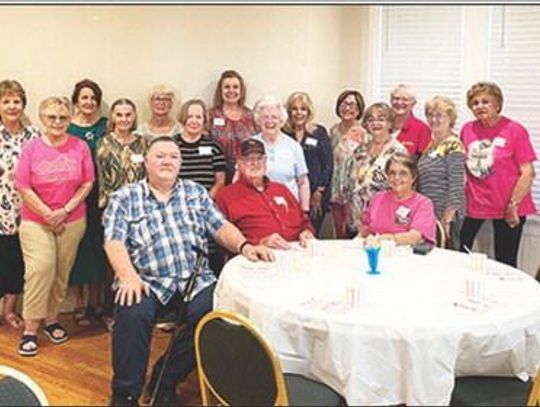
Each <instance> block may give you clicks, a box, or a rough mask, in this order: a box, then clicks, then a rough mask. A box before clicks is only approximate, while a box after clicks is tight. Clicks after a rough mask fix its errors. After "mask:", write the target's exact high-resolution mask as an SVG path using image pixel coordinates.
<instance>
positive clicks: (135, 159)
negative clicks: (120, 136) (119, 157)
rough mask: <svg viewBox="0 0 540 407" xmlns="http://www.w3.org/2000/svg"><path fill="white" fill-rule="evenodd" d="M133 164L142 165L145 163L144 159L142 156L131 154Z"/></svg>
mask: <svg viewBox="0 0 540 407" xmlns="http://www.w3.org/2000/svg"><path fill="white" fill-rule="evenodd" d="M130 158H131V162H132V163H134V164H141V163H142V162H144V157H143V155H142V154H131V157H130Z"/></svg>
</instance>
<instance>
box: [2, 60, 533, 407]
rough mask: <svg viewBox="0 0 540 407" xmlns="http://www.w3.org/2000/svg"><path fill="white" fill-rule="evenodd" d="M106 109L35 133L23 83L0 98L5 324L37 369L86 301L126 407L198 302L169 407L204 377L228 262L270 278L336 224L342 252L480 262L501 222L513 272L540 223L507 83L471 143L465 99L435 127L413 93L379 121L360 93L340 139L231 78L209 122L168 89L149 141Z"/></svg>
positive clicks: (433, 111)
mask: <svg viewBox="0 0 540 407" xmlns="http://www.w3.org/2000/svg"><path fill="white" fill-rule="evenodd" d="M102 96H103V94H102V90H101V88H100V87H99V85H98V84H97V83H95V82H94V81H92V80H89V79H84V80H82V81H80V82H78V83H77V84H76V85H75V87H74V90H73V94H72V97H71V100H69V99H67V98H64V97H49V98H46V99H45V100H43V101H42V102H41V103H40V105H39V118H40V121H41V130H40V131H39V130H37V128H36V127H34V126H32V125H31V124H30V123H29V121H28V119H27V117H26V116H25V115H24V109H25V106H26V102H27V100H26V93H25V91H24V89H23V87H22V86H21V85H20V83H18V82H17V81H14V80H4V81H1V82H0V121H1V123H0V193H1V195H2V196H1V204H0V256H2V258H3V261H2V262H1V264H0V296H3V297H4V304H3V316H4V318H3V319H4V322H5V323H6V324H8V325H10V326H12V327H14V328H18V327H20V326H24V330H23V333H22V337H21V341H20V344H19V349H18V352H19V353H20V354H21V355H23V356H34V355H36V354H37V353H38V348H39V344H38V337H37V331H38V330H39V328H40V325H41V323H42V321H43V322H44V326H43V333H44V334H45V335H46V336H47V337H48V338H49V340H50V341H51V342H52V343H54V344H61V343H64V342H65V341H67V340H68V337H69V335H68V332H67V331H66V329H65V328H64V327H63V326H62V325H61V324H60V322H59V320H58V313H59V310H60V306H61V304H62V302H63V300H64V299H65V296H66V292H67V287H68V284H70V283H71V284H73V285H75V286H76V287H77V290H76V293H77V295H76V308H75V311H74V318H75V320H76V322H78V323H80V324H81V325H83V324H88V323H89V319H91V318H93V317H97V316H99V317H101V318H103V320H104V321H105V323H106V325H107V326H108V327H110V328H111V329H112V330H113V336H112V338H113V343H112V353H113V355H112V360H113V371H114V375H113V381H112V392H113V398H112V403H113V404H133V405H136V404H137V400H138V398H139V397H140V395H141V393H142V390H143V386H144V375H145V371H146V367H147V363H148V355H149V346H150V341H151V333H152V328H153V326H154V323H155V321H156V319H157V318H158V315H159V312H160V310H161V309H162V308H163V307H164V306H165V305H167V304H177V305H178V306H180V305H182V303H183V301H184V300H185V299H186V296H187V297H189V298H190V300H191V301H190V302H189V304H187V305H186V306H187V307H188V311H187V313H186V315H187V317H186V318H187V328H186V329H184V330H183V331H182V332H181V334H180V335H179V336H178V337H177V339H176V340H175V343H174V344H173V347H172V351H171V362H170V363H169V364H168V365H167V366H166V367H165V369H164V374H163V382H162V383H161V387H160V391H159V393H158V397H159V400H160V401H161V402H162V403H167V402H168V401H171V400H174V398H175V391H174V390H175V387H176V385H177V384H178V383H179V382H181V381H182V380H183V379H184V378H185V377H186V376H187V374H189V372H190V371H191V370H192V369H193V367H194V363H195V362H194V357H193V345H192V339H193V338H192V337H193V329H194V327H195V325H196V323H197V321H198V320H199V319H200V318H201V317H202V316H203V315H204V314H205V313H206V312H208V311H209V310H210V309H211V304H212V292H213V288H214V284H215V281H216V278H217V277H219V273H220V271H221V268H222V267H223V265H224V263H225V261H226V259H227V258H229V257H231V256H233V255H236V254H241V255H243V256H245V257H247V258H248V259H250V260H253V261H257V260H263V261H272V260H273V258H274V256H273V254H272V251H271V250H269V249H284V250H286V249H288V248H289V247H290V243H291V242H293V241H299V242H300V244H301V245H304V246H305V245H306V244H307V241H308V240H309V239H313V238H316V237H319V236H320V233H321V228H322V224H323V220H324V219H325V216H326V214H327V213H328V212H330V213H331V215H332V218H333V223H334V227H335V235H336V237H337V238H351V237H355V236H358V235H360V236H368V235H372V234H377V235H379V237H380V238H381V239H393V240H395V241H396V243H397V244H410V245H415V244H418V243H422V242H427V243H430V244H435V240H436V233H435V232H436V223H437V222H438V223H439V224H440V226H441V228H442V229H443V230H444V233H446V234H447V235H448V237H449V238H448V248H452V249H455V250H466V249H468V248H472V245H473V242H474V239H475V236H476V234H477V232H478V230H479V228H480V226H481V225H482V223H483V222H484V221H485V220H492V221H493V224H494V232H495V233H494V234H495V255H496V258H497V260H499V261H502V262H505V263H507V264H510V265H513V266H516V262H517V261H516V260H517V251H518V248H519V242H520V238H521V233H522V229H523V224H524V223H525V220H526V216H527V215H530V214H532V213H535V207H534V204H533V201H532V198H531V193H530V190H531V185H532V182H533V179H534V168H533V164H532V163H533V161H534V160H536V155H535V152H534V149H533V147H532V144H531V141H530V137H529V135H528V133H527V130H526V129H525V128H524V127H523V126H522V125H520V124H519V123H517V122H516V121H514V120H511V119H509V118H507V117H505V116H503V115H502V114H501V111H502V107H503V95H502V92H501V90H500V88H499V87H498V86H497V85H496V84H494V83H490V82H479V83H477V84H474V85H473V86H472V87H471V88H470V89H469V91H468V92H467V105H468V106H469V108H470V109H471V111H472V113H473V115H474V117H475V119H474V120H473V121H471V122H469V123H466V124H465V125H464V126H463V128H462V129H461V132H460V134H459V135H458V134H457V132H456V130H455V129H454V126H455V123H456V120H457V111H456V106H455V104H454V103H453V101H452V100H451V99H449V98H447V97H444V96H435V97H434V98H432V99H431V100H430V101H429V102H428V103H426V106H425V117H426V121H427V123H424V122H423V121H422V120H420V119H419V118H417V117H415V115H414V114H413V108H414V106H415V103H416V99H415V95H414V92H413V90H412V89H411V88H410V87H408V86H405V85H399V86H397V87H396V89H394V90H393V91H392V93H391V95H390V100H389V103H386V102H377V103H373V104H371V105H370V106H368V107H367V108H366V106H365V102H364V98H363V96H362V94H361V93H360V92H358V91H356V90H345V91H344V92H342V93H341V94H340V95H339V96H338V98H337V102H336V106H335V112H336V114H337V116H338V117H339V119H340V120H339V122H338V123H336V124H335V125H334V126H332V127H331V128H330V131H329V132H327V130H326V129H325V127H324V126H322V125H320V124H317V123H316V122H315V120H314V113H315V112H314V108H313V102H312V100H311V98H310V96H309V95H308V94H307V93H305V92H294V93H292V94H291V95H290V96H289V97H288V99H287V101H286V103H283V102H282V101H281V100H280V99H279V98H275V97H271V96H267V97H264V98H262V99H261V100H259V101H258V102H257V103H256V104H255V106H254V107H253V109H250V108H248V107H247V106H246V105H245V100H246V86H245V83H244V80H243V78H242V76H241V75H240V74H239V73H238V72H236V71H233V70H227V71H224V72H223V73H222V74H221V76H220V78H219V81H218V84H217V87H216V91H215V95H214V101H213V106H212V107H211V108H208V107H207V105H206V104H205V102H204V101H202V100H201V99H190V100H188V101H186V102H184V103H183V104H182V106H181V107H180V109H177V108H176V105H177V102H178V101H177V99H176V95H175V92H174V90H173V89H172V88H171V87H169V86H166V85H158V86H155V87H154V88H153V89H152V91H151V92H150V95H149V99H148V102H149V105H150V112H151V113H150V117H149V118H148V119H147V120H146V121H144V122H143V123H140V124H139V123H138V115H137V107H136V105H135V103H133V101H131V100H130V99H128V98H121V99H118V100H116V101H114V102H113V103H112V104H111V107H110V112H109V114H108V118H107V117H105V116H103V115H102V114H101V110H100V107H101V103H102ZM176 112H178V114H177V115H176V114H175V113H176ZM200 253H202V256H203V261H202V263H200V262H198V261H197V260H198V256H200ZM195 268H200V270H199V271H198V274H197V278H196V279H195V280H194V284H193V286H191V285H190V284H188V282H189V281H190V276H191V275H192V273H193V272H194V270H195ZM111 285H112V290H111V289H108V288H109V287H110V286H111ZM83 287H86V290H83ZM103 287H105V288H106V289H105V290H103ZM188 287H189V288H188ZM23 289H24V296H23V303H22V317H23V318H22V320H21V318H20V317H19V316H18V314H17V312H16V304H17V301H18V295H20V294H21V293H22V292H23ZM85 291H87V292H88V295H87V297H88V298H87V299H86V300H85V298H84V297H85V296H84V293H85ZM187 291H191V292H190V293H189V295H187ZM163 363H164V361H163V358H162V359H160V361H158V363H157V364H156V366H155V367H154V371H153V373H152V379H151V381H150V383H149V386H148V388H149V391H150V392H151V391H153V389H154V387H155V386H156V383H157V380H158V379H157V377H158V376H159V372H160V369H161V368H162V367H163Z"/></svg>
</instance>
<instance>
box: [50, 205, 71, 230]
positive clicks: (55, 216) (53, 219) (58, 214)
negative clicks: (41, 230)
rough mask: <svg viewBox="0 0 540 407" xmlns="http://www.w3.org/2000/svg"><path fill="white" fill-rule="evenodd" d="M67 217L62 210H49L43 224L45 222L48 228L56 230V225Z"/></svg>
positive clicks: (65, 212)
mask: <svg viewBox="0 0 540 407" xmlns="http://www.w3.org/2000/svg"><path fill="white" fill-rule="evenodd" d="M67 217H68V213H67V211H66V210H65V209H64V208H60V209H55V210H51V211H50V212H49V213H47V214H46V215H45V222H47V224H48V225H49V226H52V227H53V228H56V227H57V226H58V225H60V224H61V223H62V222H64V221H65V220H66V218H67Z"/></svg>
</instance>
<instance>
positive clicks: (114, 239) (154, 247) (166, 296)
mask: <svg viewBox="0 0 540 407" xmlns="http://www.w3.org/2000/svg"><path fill="white" fill-rule="evenodd" d="M180 164H181V157H180V149H179V147H178V146H177V144H176V143H175V141H174V140H173V139H171V138H168V137H158V138H155V139H153V140H152V142H151V143H150V146H149V148H148V152H147V154H146V157H145V167H146V172H147V178H146V179H145V180H142V181H140V182H137V183H134V184H130V185H127V186H125V187H123V188H121V189H119V190H118V191H116V192H115V193H113V194H112V195H111V197H110V201H109V205H108V206H107V209H106V211H105V214H104V226H105V251H106V252H107V256H108V257H109V260H110V262H111V265H112V267H113V269H114V271H115V274H116V281H115V287H114V288H116V297H115V302H116V303H117V306H116V313H115V325H114V328H113V336H112V360H113V371H114V375H113V380H112V392H113V397H112V400H111V403H112V405H138V404H137V403H138V401H137V400H138V398H139V396H140V394H141V392H142V387H143V385H144V376H145V373H146V368H147V364H148V357H149V354H150V343H151V340H152V329H153V327H154V323H155V321H156V318H157V316H158V312H159V311H160V309H161V308H162V307H163V306H165V305H166V304H168V303H169V302H170V301H173V304H175V303H178V304H179V305H180V304H181V303H182V295H183V293H184V292H185V289H186V284H187V282H188V280H189V277H190V276H191V274H192V273H193V271H194V269H195V263H196V258H197V255H196V249H198V250H202V251H203V252H205V251H206V249H207V236H209V235H211V236H213V237H214V238H215V240H216V242H217V243H218V244H220V245H221V246H223V247H224V248H225V249H227V250H229V251H231V252H233V253H240V254H242V255H243V256H245V257H247V258H248V259H250V260H253V261H257V260H264V261H272V260H274V258H273V255H272V253H271V252H270V251H269V250H268V249H267V248H265V247H264V246H254V245H250V244H249V243H247V241H246V239H245V238H244V236H243V235H242V233H241V232H240V231H239V230H238V229H237V228H236V227H235V226H234V225H233V224H232V223H230V222H228V221H227V220H225V218H224V217H223V215H222V214H221V213H220V212H219V211H218V210H217V209H216V207H215V206H214V203H213V201H212V199H211V198H210V196H209V195H208V193H207V192H206V190H205V189H204V187H202V186H201V185H199V184H197V183H195V182H192V181H188V180H178V172H179V170H180ZM215 282H216V278H215V277H214V274H213V273H212V271H211V270H210V269H209V267H208V261H207V259H206V258H205V259H204V261H203V262H202V267H201V271H200V274H199V275H198V277H197V278H196V280H195V283H194V286H193V291H192V294H191V296H190V299H191V301H190V302H189V304H188V305H187V307H188V309H187V312H186V315H187V321H186V322H187V326H186V329H184V330H183V331H182V332H181V333H180V335H178V337H177V338H176V340H175V342H174V344H173V345H172V351H171V357H170V358H171V360H170V361H169V363H168V364H167V366H166V370H165V372H164V375H163V382H162V384H161V387H160V391H159V393H158V397H157V400H156V402H157V404H171V403H174V404H177V397H176V387H177V385H178V384H179V383H180V382H182V381H183V380H184V379H185V378H186V376H187V375H188V374H189V373H190V372H191V371H192V370H193V368H194V367H195V357H194V352H193V331H194V329H195V326H196V324H197V322H198V321H199V319H200V318H202V317H203V316H204V315H205V314H206V313H207V312H209V311H211V309H212V298H213V291H214V286H215ZM163 359H164V358H163V356H162V357H161V358H160V359H159V360H158V362H157V363H156V364H155V366H154V369H153V373H152V379H151V382H150V386H149V390H150V391H151V392H152V390H153V386H154V385H155V384H156V379H157V375H158V374H159V371H160V368H161V366H162V364H163Z"/></svg>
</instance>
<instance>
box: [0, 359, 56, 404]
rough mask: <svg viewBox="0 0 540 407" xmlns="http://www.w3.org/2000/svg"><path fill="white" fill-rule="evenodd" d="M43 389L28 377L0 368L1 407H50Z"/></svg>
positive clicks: (13, 370)
mask: <svg viewBox="0 0 540 407" xmlns="http://www.w3.org/2000/svg"><path fill="white" fill-rule="evenodd" d="M48 405H49V402H48V400H47V397H46V396H45V393H44V392H43V390H42V389H41V387H40V386H39V385H38V384H37V383H36V382H35V381H34V380H32V379H31V378H30V377H29V376H28V375H26V374H24V373H22V372H21V371H19V370H16V369H13V368H11V367H8V366H0V406H48Z"/></svg>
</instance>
